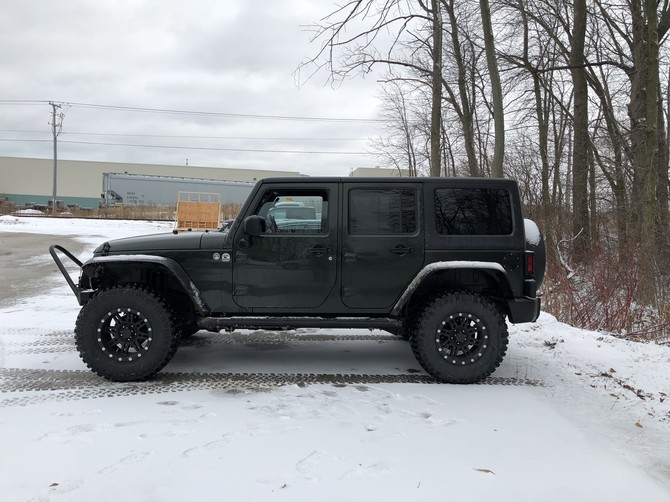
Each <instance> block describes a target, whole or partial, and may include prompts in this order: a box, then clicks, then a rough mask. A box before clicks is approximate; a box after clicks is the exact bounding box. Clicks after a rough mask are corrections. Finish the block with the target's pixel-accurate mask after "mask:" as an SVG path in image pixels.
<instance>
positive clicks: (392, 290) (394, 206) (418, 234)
mask: <svg viewBox="0 0 670 502" xmlns="http://www.w3.org/2000/svg"><path fill="white" fill-rule="evenodd" d="M343 190H344V193H343V201H344V202H343V204H344V207H343V225H342V227H343V233H344V234H343V238H342V243H343V245H342V251H341V260H342V291H341V294H342V302H343V303H344V304H345V305H346V306H347V307H350V308H360V309H386V308H390V307H391V306H393V305H394V304H395V302H396V300H397V299H398V298H399V297H400V295H401V294H402V292H403V291H404V290H405V288H406V287H407V286H408V285H409V283H410V282H411V281H412V279H413V278H414V276H415V275H416V274H417V273H418V272H419V270H420V269H421V267H422V266H423V256H424V253H423V251H424V243H423V233H422V226H423V222H422V218H421V214H422V211H421V206H422V201H421V196H422V193H421V184H420V183H408V182H398V183H372V182H371V183H365V184H364V183H345V184H344V185H343Z"/></svg>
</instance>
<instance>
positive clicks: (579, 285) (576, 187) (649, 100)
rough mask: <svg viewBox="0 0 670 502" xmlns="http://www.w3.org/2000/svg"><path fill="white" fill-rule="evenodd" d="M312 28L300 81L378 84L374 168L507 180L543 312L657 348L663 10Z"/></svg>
mask: <svg viewBox="0 0 670 502" xmlns="http://www.w3.org/2000/svg"><path fill="white" fill-rule="evenodd" d="M309 29H310V30H311V31H312V35H313V43H314V44H315V47H316V50H315V53H314V55H313V57H310V58H309V59H308V60H306V61H305V62H303V64H302V65H301V71H303V70H307V69H310V71H314V72H319V71H320V70H326V72H327V73H326V74H327V75H328V77H329V78H330V79H331V80H332V81H334V82H337V83H339V82H340V81H341V80H343V79H346V78H348V77H356V76H358V75H360V74H366V73H369V72H371V71H373V70H374V71H375V72H376V74H379V75H382V78H381V79H380V97H381V99H382V102H383V110H382V112H381V118H382V119H383V120H384V133H383V135H382V136H381V137H380V138H376V139H375V140H374V141H373V143H372V148H373V149H374V151H375V153H376V154H377V155H378V159H379V162H378V163H379V165H380V166H382V167H394V168H396V169H398V170H399V172H401V173H402V174H403V175H410V176H424V175H431V176H504V177H511V178H515V179H517V180H518V181H519V183H520V185H521V187H522V192H523V197H524V202H525V204H526V206H527V211H528V212H529V214H531V215H532V217H533V218H534V219H536V220H537V221H539V222H540V223H541V226H542V228H543V230H544V232H545V234H546V238H547V242H548V246H549V258H550V267H549V276H548V279H549V280H548V284H547V285H546V286H545V291H544V293H545V305H546V306H547V309H548V310H549V311H551V312H552V313H554V314H556V315H557V316H559V318H561V319H562V320H567V321H569V322H573V323H575V324H578V325H581V326H584V327H588V328H593V329H608V330H612V331H615V332H619V333H636V334H641V335H645V336H646V335H649V336H651V337H661V338H663V337H667V336H668V335H667V334H666V333H667V332H668V331H670V330H668V326H670V304H668V302H667V300H666V298H667V294H666V291H667V288H668V277H669V274H668V272H670V255H669V252H668V242H667V233H668V225H669V221H670V211H669V207H668V158H669V148H670V147H669V145H670V141H668V127H667V123H668V119H669V117H670V107H669V106H668V99H669V98H670V61H669V60H668V51H667V44H666V38H667V35H668V30H669V29H670V3H669V2H668V0H659V1H656V0H613V1H604V0H601V1H596V2H586V1H585V0H573V1H565V0H488V1H487V0H465V1H460V2H455V1H454V0H430V1H424V0H352V1H349V2H347V3H345V4H343V5H342V6H340V7H339V8H337V9H336V10H334V11H333V12H330V13H325V16H324V17H323V18H322V19H321V20H320V21H319V22H317V23H315V24H314V25H312V26H310V27H309ZM345 85H346V84H345Z"/></svg>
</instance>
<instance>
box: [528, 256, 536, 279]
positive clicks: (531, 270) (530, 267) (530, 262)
mask: <svg viewBox="0 0 670 502" xmlns="http://www.w3.org/2000/svg"><path fill="white" fill-rule="evenodd" d="M526 273H527V274H529V275H535V254H534V253H527V254H526Z"/></svg>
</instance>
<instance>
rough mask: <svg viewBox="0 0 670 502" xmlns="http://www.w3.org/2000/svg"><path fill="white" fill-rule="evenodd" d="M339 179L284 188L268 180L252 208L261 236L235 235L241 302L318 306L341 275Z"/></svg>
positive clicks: (235, 282)
mask: <svg viewBox="0 0 670 502" xmlns="http://www.w3.org/2000/svg"><path fill="white" fill-rule="evenodd" d="M337 195H338V185H337V183H324V184H323V185H319V186H315V185H310V188H308V189H305V188H300V187H297V188H285V187H284V186H283V185H281V184H277V185H276V186H274V185H271V184H268V185H267V187H265V188H264V189H263V190H262V191H260V193H259V194H258V195H257V197H256V200H255V201H254V203H253V205H252V206H251V212H249V213H248V214H247V215H245V216H249V215H257V216H260V217H262V218H263V219H264V221H263V232H262V234H261V235H260V236H247V235H245V234H244V232H243V229H242V228H240V229H239V231H238V233H237V235H236V236H235V239H234V256H233V298H234V300H235V302H236V303H237V304H238V305H240V306H242V307H252V308H271V309H282V308H286V309H300V308H314V307H318V306H319V305H321V304H322V303H323V302H325V301H326V298H328V295H329V294H330V292H331V291H332V290H333V288H334V287H335V282H336V280H337V260H336V259H335V258H336V256H337V255H336V252H337Z"/></svg>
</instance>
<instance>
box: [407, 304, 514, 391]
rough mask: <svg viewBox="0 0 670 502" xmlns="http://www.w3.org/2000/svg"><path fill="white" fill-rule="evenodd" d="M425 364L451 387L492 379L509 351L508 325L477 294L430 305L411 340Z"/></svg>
mask: <svg viewBox="0 0 670 502" xmlns="http://www.w3.org/2000/svg"><path fill="white" fill-rule="evenodd" d="M410 341H411V344H412V350H413V352H414V355H415V357H416V358H417V360H418V361H419V364H421V366H422V367H423V368H424V369H425V370H426V371H427V372H428V373H429V374H430V375H431V376H433V377H434V378H436V379H437V380H439V381H441V382H447V383H474V382H478V381H480V380H483V379H484V378H486V377H487V376H489V375H490V374H491V373H493V371H495V369H496V368H497V367H498V366H499V365H500V363H501V361H502V359H503V357H504V355H505V352H506V351H507V343H508V333H507V325H506V324H505V319H504V317H503V316H502V314H501V313H500V311H499V310H498V309H497V308H496V307H495V305H494V304H493V303H492V302H490V301H489V300H487V299H485V298H482V297H481V296H479V295H476V294H474V293H465V292H463V293H460V292H459V293H448V294H445V295H443V296H440V297H438V298H436V299H435V300H433V301H431V302H430V303H428V304H427V305H426V306H425V307H424V309H423V310H422V311H421V312H420V313H419V315H418V316H417V318H416V323H415V329H414V331H413V333H412V337H411V339H410Z"/></svg>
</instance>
